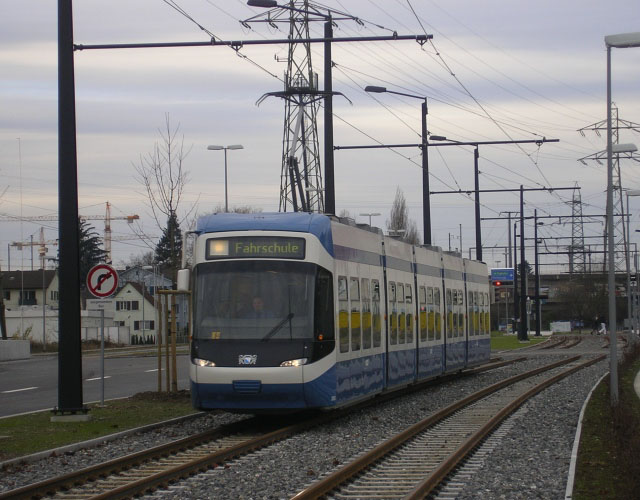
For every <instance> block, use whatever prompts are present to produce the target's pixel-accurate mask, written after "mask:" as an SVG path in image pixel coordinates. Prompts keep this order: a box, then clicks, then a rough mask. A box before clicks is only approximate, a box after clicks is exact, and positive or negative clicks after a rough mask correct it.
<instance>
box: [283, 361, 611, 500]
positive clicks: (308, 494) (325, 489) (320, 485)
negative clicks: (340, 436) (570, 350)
mask: <svg viewBox="0 0 640 500" xmlns="http://www.w3.org/2000/svg"><path fill="white" fill-rule="evenodd" d="M578 359H580V356H573V357H571V358H567V359H564V360H560V361H557V362H554V363H551V364H549V365H546V366H543V367H540V368H536V369H534V370H531V371H528V372H525V373H521V374H518V375H514V376H513V377H510V378H508V379H505V380H502V381H500V382H497V383H495V384H493V385H491V386H488V387H485V388H484V389H481V390H480V391H478V392H476V393H474V394H471V395H469V396H467V397H465V398H463V399H460V400H458V401H456V402H454V403H453V404H451V405H449V406H447V407H446V408H443V409H441V410H439V411H437V412H435V413H433V414H431V415H429V416H428V417H427V418H425V419H423V420H421V421H420V422H417V423H415V424H413V425H412V426H410V427H408V428H407V429H405V430H404V431H402V432H400V433H399V434H397V435H396V436H394V437H392V438H390V439H389V440H387V441H385V442H383V443H381V444H380V445H378V446H376V447H375V448H373V449H372V450H370V451H368V452H367V453H365V454H363V455H361V456H360V457H358V458H357V459H355V460H354V461H353V462H350V463H349V464H346V465H345V466H343V467H341V468H340V469H338V470H337V471H335V472H333V473H332V474H329V475H328V476H326V477H325V478H323V479H321V480H320V481H317V482H316V483H314V484H312V485H311V486H309V487H308V488H306V489H304V490H303V491H301V492H300V493H298V494H297V495H295V496H294V497H293V498H292V500H311V499H316V498H319V497H322V496H323V495H326V494H328V493H329V492H330V491H332V490H333V489H335V488H336V487H337V486H338V485H340V484H342V483H344V482H346V481H347V480H349V479H351V478H352V477H354V476H355V475H357V474H359V473H360V472H361V471H362V470H363V469H365V468H367V467H369V466H370V465H371V464H373V463H374V462H376V461H377V460H379V459H380V458H382V457H383V456H384V455H386V454H388V453H390V452H391V451H393V450H394V449H396V448H397V447H398V446H400V445H401V444H403V443H405V442H406V441H407V440H409V439H411V438H412V437H414V436H416V435H417V434H419V433H421V432H423V431H424V430H425V429H427V428H429V427H431V426H433V425H435V424H436V423H438V422H440V421H441V420H443V419H445V418H446V417H448V416H450V415H452V414H453V413H455V412H457V411H458V410H459V409H461V408H463V407H465V406H468V405H469V404H471V403H474V402H475V401H478V400H480V399H482V398H484V397H486V396H488V395H490V394H492V393H494V392H496V391H498V390H500V389H502V388H504V387H507V386H509V385H512V384H514V383H516V382H519V381H521V380H524V379H526V378H529V377H532V376H534V375H537V374H539V373H543V372H545V371H549V370H552V369H554V368H558V367H560V366H563V365H566V364H568V363H572V362H574V361H577V360H578ZM598 359H600V358H598Z"/></svg>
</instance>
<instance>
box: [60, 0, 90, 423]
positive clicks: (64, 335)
mask: <svg viewBox="0 0 640 500" xmlns="http://www.w3.org/2000/svg"><path fill="white" fill-rule="evenodd" d="M74 82H75V78H74V62H73V15H72V0H58V212H59V215H60V225H59V240H60V267H59V276H60V283H64V285H65V289H64V293H61V294H60V301H59V314H58V332H59V339H58V341H59V353H58V407H57V408H55V410H54V411H55V412H56V413H74V414H75V413H77V412H83V413H86V412H87V408H86V407H84V406H83V404H82V353H81V334H80V332H81V325H80V272H79V262H80V256H79V253H80V252H79V246H80V237H79V228H78V157H77V150H76V112H75V89H74Z"/></svg>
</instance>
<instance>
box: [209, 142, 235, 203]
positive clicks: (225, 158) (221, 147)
mask: <svg viewBox="0 0 640 500" xmlns="http://www.w3.org/2000/svg"><path fill="white" fill-rule="evenodd" d="M207 149H208V150H209V151H220V150H221V149H224V211H225V212H228V211H229V192H228V184H227V150H228V149H244V147H243V146H242V144H231V145H230V146H207Z"/></svg>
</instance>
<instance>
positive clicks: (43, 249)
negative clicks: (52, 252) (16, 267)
mask: <svg viewBox="0 0 640 500" xmlns="http://www.w3.org/2000/svg"><path fill="white" fill-rule="evenodd" d="M57 244H58V240H47V241H45V239H44V228H43V227H41V228H40V239H39V241H33V239H31V240H30V241H14V242H13V243H11V246H12V247H17V248H18V250H22V247H32V248H33V247H35V246H39V247H40V248H38V256H39V257H40V266H41V269H44V264H45V262H44V261H45V257H46V256H47V251H48V250H49V249H48V248H47V247H46V245H57ZM31 270H32V271H33V252H31Z"/></svg>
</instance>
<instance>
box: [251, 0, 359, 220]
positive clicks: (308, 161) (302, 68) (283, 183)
mask: <svg viewBox="0 0 640 500" xmlns="http://www.w3.org/2000/svg"><path fill="white" fill-rule="evenodd" d="M260 4H262V3H260ZM249 5H252V4H251V3H250V4H249ZM256 6H262V5H258V4H256ZM265 6H266V4H265ZM336 20H354V21H356V22H358V23H360V24H362V21H360V20H359V19H357V18H355V17H353V16H350V15H348V14H345V13H343V12H338V11H333V10H328V9H326V8H325V7H322V6H319V5H316V4H313V3H311V2H309V0H298V1H296V0H291V1H290V2H288V5H287V6H276V7H274V8H273V9H270V10H268V11H267V12H266V13H265V14H261V15H258V16H255V17H252V18H250V19H247V20H246V21H243V24H244V25H245V26H248V25H249V23H252V22H266V23H269V24H271V25H275V24H276V23H288V24H289V39H290V40H305V39H306V40H308V39H309V38H310V34H309V23H310V22H313V21H323V22H325V24H327V23H333V22H334V21H336ZM286 62H287V70H286V72H285V76H284V90H283V91H280V92H269V93H268V94H265V95H264V96H263V97H262V98H261V99H260V101H258V102H261V101H262V100H263V99H264V98H266V97H267V96H276V97H281V98H283V99H284V100H285V113H284V131H283V138H282V167H281V172H280V208H279V211H280V212H286V211H288V210H290V209H292V210H293V211H294V212H297V211H304V212H321V213H322V212H325V199H324V185H323V179H322V168H321V163H320V145H319V139H318V125H317V114H318V106H319V101H320V100H321V99H323V98H325V97H326V95H327V94H329V93H331V89H329V88H325V89H324V92H322V91H321V90H320V89H319V86H318V74H317V73H316V72H314V71H313V65H312V61H311V44H310V43H309V42H301V41H296V42H291V43H289V50H288V54H287V59H286ZM327 64H329V65H330V64H331V61H325V71H327V70H326V66H327ZM325 140H326V139H325ZM326 160H327V159H325V161H326ZM330 181H331V182H332V181H333V180H332V179H327V183H329V182H330ZM329 205H330V203H328V204H327V208H328V207H329Z"/></svg>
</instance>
